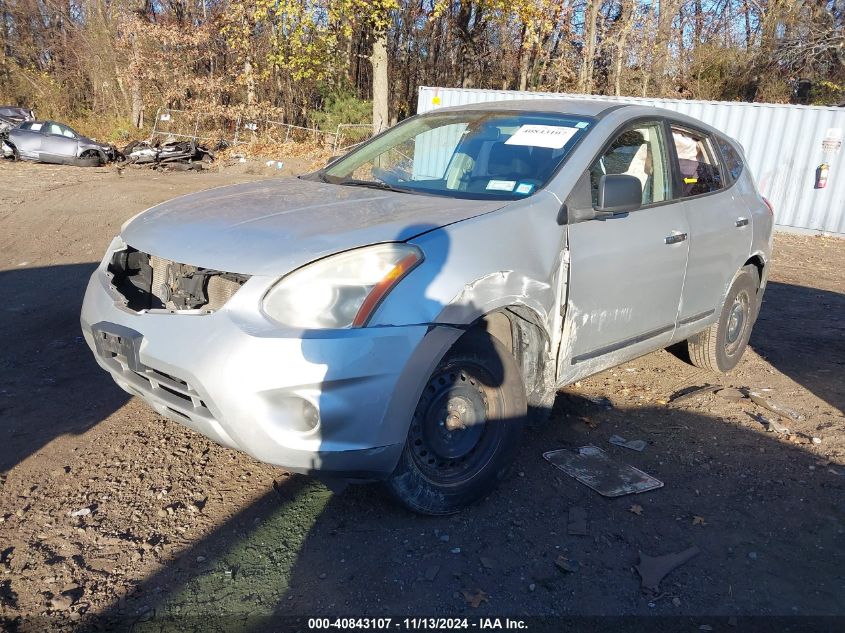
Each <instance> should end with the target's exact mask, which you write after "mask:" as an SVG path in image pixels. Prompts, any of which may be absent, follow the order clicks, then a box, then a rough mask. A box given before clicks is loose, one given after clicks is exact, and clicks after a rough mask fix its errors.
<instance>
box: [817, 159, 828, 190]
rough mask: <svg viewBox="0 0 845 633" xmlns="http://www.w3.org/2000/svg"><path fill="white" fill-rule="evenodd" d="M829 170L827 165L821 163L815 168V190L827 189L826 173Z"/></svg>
mask: <svg viewBox="0 0 845 633" xmlns="http://www.w3.org/2000/svg"><path fill="white" fill-rule="evenodd" d="M829 171H830V168H829V166H828V164H827V163H822V164H821V165H819V166H818V167H817V168H816V189H824V188H825V187H827V173H828V172H829Z"/></svg>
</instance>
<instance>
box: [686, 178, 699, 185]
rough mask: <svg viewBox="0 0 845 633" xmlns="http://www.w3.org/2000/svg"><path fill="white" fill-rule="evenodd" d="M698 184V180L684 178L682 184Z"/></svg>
mask: <svg viewBox="0 0 845 633" xmlns="http://www.w3.org/2000/svg"><path fill="white" fill-rule="evenodd" d="M697 182H698V178H684V184H687V185H694V184H695V183H697Z"/></svg>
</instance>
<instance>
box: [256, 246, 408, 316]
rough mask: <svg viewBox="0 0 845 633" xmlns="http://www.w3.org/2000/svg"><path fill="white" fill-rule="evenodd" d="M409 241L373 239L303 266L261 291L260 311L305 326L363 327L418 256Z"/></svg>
mask: <svg viewBox="0 0 845 633" xmlns="http://www.w3.org/2000/svg"><path fill="white" fill-rule="evenodd" d="M422 260H423V255H422V252H421V251H420V249H418V248H417V247H416V246H411V245H410V244H375V245H373V246H366V247H364V248H358V249H355V250H351V251H346V252H343V253H338V254H337V255H331V256H329V257H326V258H324V259H320V260H318V261H316V262H313V263H311V264H308V265H306V266H303V267H302V268H300V269H298V270H295V271H294V272H292V273H291V274H289V275H287V276H286V277H283V278H282V279H281V280H279V282H278V283H276V285H274V286H273V287H272V288H271V289H270V290H269V291H268V292H267V294H266V295H265V296H264V300H263V302H262V308H263V310H264V313H265V314H266V315H267V316H269V317H270V318H271V319H273V320H274V321H276V322H278V323H280V324H282V325H287V326H291V327H297V328H303V329H337V328H352V327H363V326H364V325H366V323H367V321H368V320H369V318H370V317H371V316H372V314H373V312H375V309H376V308H377V307H378V305H379V303H381V300H382V299H384V297H385V296H386V295H387V293H388V292H390V290H391V289H392V288H393V287H394V286H395V285H396V284H397V283H398V282H399V281H400V280H401V279H402V278H403V277H405V275H407V274H408V273H409V272H411V270H413V269H414V268H415V267H416V266H417V265H418V264H419V263H420V262H421V261H422Z"/></svg>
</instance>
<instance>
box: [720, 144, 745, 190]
mask: <svg viewBox="0 0 845 633" xmlns="http://www.w3.org/2000/svg"><path fill="white" fill-rule="evenodd" d="M716 142H717V143H718V144H719V149H720V150H722V159H723V160H724V161H725V166H726V167H727V168H728V172H730V174H731V178H733V179H734V180H738V179H739V177H740V175H741V174H742V168H743V166H744V165H743V163H742V156H740V154H739V152H737V151H736V150H735V149H734V146H733V145H731V144H730V143H728V142H727V141H726V140H725V139H723V138H721V137H716Z"/></svg>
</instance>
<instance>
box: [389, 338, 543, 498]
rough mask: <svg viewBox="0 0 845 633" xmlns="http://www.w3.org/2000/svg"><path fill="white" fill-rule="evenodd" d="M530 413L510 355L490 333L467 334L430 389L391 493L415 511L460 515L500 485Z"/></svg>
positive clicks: (432, 378) (435, 373) (428, 382)
mask: <svg viewBox="0 0 845 633" xmlns="http://www.w3.org/2000/svg"><path fill="white" fill-rule="evenodd" d="M526 412H527V404H526V398H525V389H524V387H523V385H522V377H521V375H520V373H519V368H518V367H517V366H516V363H515V362H514V359H513V357H511V355H510V353H509V352H508V351H507V350H506V349H504V348H503V347H502V345H501V344H500V343H499V342H498V341H496V340H495V339H494V338H492V337H490V336H489V335H488V334H487V333H486V332H483V331H482V332H469V333H467V334H465V335H464V336H463V337H461V339H460V340H459V341H458V342H457V343H456V344H455V347H453V348H452V350H450V351H449V353H448V354H447V355H446V357H445V358H444V359H443V360H442V361H441V363H440V364H439V365H438V366H437V368H436V369H435V370H434V371H433V372H432V374H431V376H429V377H428V379H427V380H426V382H425V384H424V385H423V388H422V393H421V395H420V399H419V401H418V403H417V406H416V408H415V410H414V414H413V417H412V420H411V424H410V428H409V429H408V437H407V440H406V442H405V447H404V450H403V452H402V455H401V457H400V459H399V463H398V464H397V466H396V470H394V472H393V474H392V475H391V477H390V479H389V480H388V481H387V487H388V490H390V492H391V493H392V494H393V495H394V496H395V497H396V498H397V499H398V500H399V501H400V502H401V503H402V504H403V505H405V506H406V507H408V508H410V509H411V510H414V511H415V512H420V513H423V514H450V513H452V512H457V511H458V510H460V509H461V508H462V507H463V506H465V505H467V504H468V503H471V502H473V501H475V500H476V499H479V498H480V497H482V496H484V495H485V494H487V493H488V492H489V491H490V490H492V488H493V487H494V486H495V485H496V483H497V482H498V481H499V479H501V477H502V476H503V474H504V472H505V470H506V468H507V466H508V465H509V463H510V461H511V458H512V455H513V450H514V448H515V447H516V445H517V442H518V440H519V436H520V435H521V432H522V428H523V426H524V423H525V416H526Z"/></svg>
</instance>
